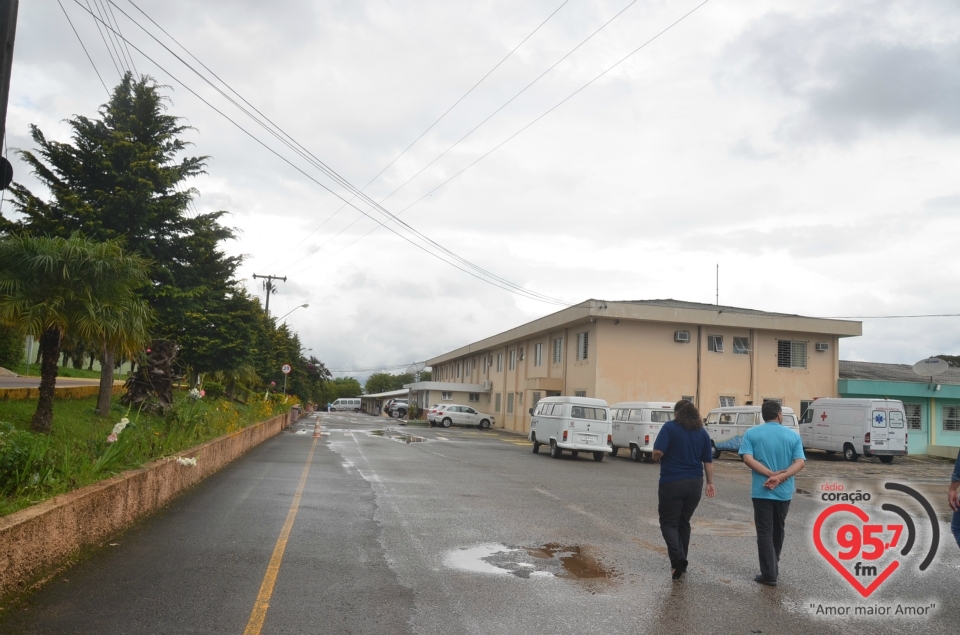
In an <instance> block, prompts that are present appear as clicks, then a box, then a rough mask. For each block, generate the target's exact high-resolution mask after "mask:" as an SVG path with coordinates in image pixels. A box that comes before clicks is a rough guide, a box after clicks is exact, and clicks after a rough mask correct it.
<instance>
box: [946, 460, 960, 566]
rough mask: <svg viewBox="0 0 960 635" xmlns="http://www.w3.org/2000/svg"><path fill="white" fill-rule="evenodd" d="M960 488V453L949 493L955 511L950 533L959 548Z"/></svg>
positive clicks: (949, 499)
mask: <svg viewBox="0 0 960 635" xmlns="http://www.w3.org/2000/svg"><path fill="white" fill-rule="evenodd" d="M958 488H960V453H958V454H957V463H956V465H954V466H953V476H951V477H950V489H949V490H948V491H947V500H948V501H949V502H950V509H952V510H953V522H951V523H950V531H952V532H953V537H954V538H956V539H957V546H958V547H960V499H958V497H957V489H958Z"/></svg>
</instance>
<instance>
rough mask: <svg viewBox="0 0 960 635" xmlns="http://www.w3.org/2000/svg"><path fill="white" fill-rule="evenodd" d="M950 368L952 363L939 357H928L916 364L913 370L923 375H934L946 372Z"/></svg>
mask: <svg viewBox="0 0 960 635" xmlns="http://www.w3.org/2000/svg"><path fill="white" fill-rule="evenodd" d="M948 368H950V364H948V363H947V362H946V361H944V360H942V359H940V358H939V357H928V358H927V359H921V360H920V361H919V362H917V363H916V364H914V365H913V372H915V373H916V374H918V375H920V376H921V377H933V376H935V375H939V374H940V373H942V372H945V371H946V370H947V369H948Z"/></svg>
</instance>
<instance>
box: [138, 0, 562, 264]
mask: <svg viewBox="0 0 960 635" xmlns="http://www.w3.org/2000/svg"><path fill="white" fill-rule="evenodd" d="M128 2H130V4H133V2H132V0H128ZM567 2H569V0H563V3H562V4H561V5H560V6H559V7H557V8H556V9H554V11H553V13H551V14H550V15H548V16H547V18H546V19H545V20H544V21H543V22H541V23H540V24H538V25H537V28H535V29H534V30H533V31H531V32H530V33H529V34H528V35H527V37H525V38H523V39H522V40H521V41H520V43H519V44H517V45H516V46H515V47H513V48H512V49H511V50H510V52H509V53H507V54H506V56H504V58H503V59H501V60H500V61H499V62H497V63H496V64H495V65H494V66H493V68H491V69H490V70H489V71H487V73H486V74H485V75H484V76H483V77H481V78H480V80H479V81H477V83H476V84H474V85H473V86H471V87H470V90H468V91H467V92H465V93H464V94H463V95H462V96H461V97H460V99H458V100H457V101H455V102H454V103H453V105H452V106H450V107H449V108H447V109H446V110H445V111H444V113H443V114H442V115H440V116H439V117H438V118H437V120H436V121H434V122H433V123H432V124H430V125H429V126H427V129H426V130H424V131H423V132H421V133H420V135H419V136H418V137H417V138H416V139H414V140H413V141H412V142H411V143H410V145H408V146H407V147H406V148H404V149H403V151H402V152H401V153H400V154H398V155H397V156H395V157H394V158H393V160H392V161H390V163H388V164H387V165H385V166H384V167H383V169H382V170H380V171H379V172H377V173H376V174H375V175H374V177H373V178H372V179H370V180H369V181H367V184H366V185H364V186H363V187H362V188H361V191H364V190H366V189H367V188H368V187H370V185H371V184H372V183H373V182H374V181H376V180H377V179H378V178H380V176H381V175H382V174H383V173H384V172H386V171H387V170H388V169H389V168H390V166H392V165H393V164H394V163H396V162H397V161H398V160H399V159H400V157H402V156H403V155H405V154H406V153H407V151H408V150H410V148H412V147H413V146H415V145H416V144H417V142H418V141H420V139H422V138H423V137H424V135H426V134H427V133H428V132H430V131H431V130H433V128H434V127H435V126H436V125H437V124H438V123H440V121H441V120H442V119H443V118H444V117H446V116H447V115H448V114H450V111H451V110H453V109H454V108H456V107H457V106H458V105H459V104H460V102H462V101H463V100H464V99H466V98H467V96H468V95H469V94H470V93H472V92H473V91H474V89H476V88H477V86H479V85H480V84H482V83H483V81H484V80H485V79H487V78H488V77H490V75H491V74H492V73H493V71H495V70H497V69H498V68H500V66H501V65H502V64H503V63H504V62H506V61H507V59H508V58H509V57H510V56H511V55H513V54H514V53H516V52H517V49H519V48H520V47H521V46H523V44H524V43H525V42H526V41H527V40H529V39H530V38H532V37H533V36H534V34H535V33H536V32H537V31H539V30H540V28H541V27H543V25H545V24H546V23H547V22H549V21H550V19H551V18H553V16H555V15H556V14H557V13H558V12H559V11H560V9H562V8H563V7H564V6H566V4H567ZM134 6H136V5H134ZM138 9H139V7H138ZM141 13H142V11H141ZM144 15H146V14H144ZM161 30H162V29H161ZM164 33H166V31H164ZM174 41H175V42H176V40H174ZM177 44H180V43H179V42H177ZM180 47H181V48H183V45H180ZM184 50H186V49H184ZM188 53H189V51H188ZM191 57H193V56H192V55H191ZM194 59H196V58H194ZM197 61H198V62H199V61H200V60H197ZM200 63H201V64H202V62H200ZM204 68H206V66H204ZM207 70H210V69H207ZM211 72H212V71H211ZM214 77H216V75H214ZM217 79H220V78H219V77H217ZM220 81H223V80H220ZM241 99H243V98H242V97H241ZM244 101H246V100H244ZM257 112H259V111H257ZM418 174H419V173H418ZM414 176H416V175H414ZM411 178H413V177H411ZM408 182H409V180H408ZM403 185H406V183H404V184H403ZM403 185H401V186H400V187H403ZM397 189H399V188H397ZM395 192H396V190H394V193H395ZM391 194H392V193H391ZM384 200H386V199H383V200H381V201H380V202H381V203H383V201H384ZM345 207H346V205H341V206H340V208H339V209H337V211H335V212H334V213H333V214H331V215H330V216H328V217H327V219H326V220H324V221H323V222H322V223H320V224H319V225H318V226H317V227H315V228H314V229H313V231H311V232H310V233H309V234H307V235H306V236H304V237H303V239H302V240H301V241H300V242H299V243H297V244H296V245H295V246H294V248H296V247H299V246H300V245H302V244H303V243H304V242H306V241H307V239H308V238H310V236H313V235H314V234H315V233H317V231H319V230H320V228H321V227H323V226H324V225H326V224H327V223H328V222H330V221H331V220H332V219H333V218H334V217H335V216H337V214H339V213H340V212H341V211H342V210H343V209H344V208H345ZM360 218H362V216H361V217H360ZM352 225H353V223H351V224H350V226H352ZM340 233H342V232H340ZM340 233H338V234H337V236H339V235H340ZM334 238H336V236H334ZM328 242H329V241H328ZM324 244H326V243H324ZM314 253H316V252H314ZM308 255H309V254H308ZM280 259H282V256H281V258H278V259H277V260H274V261H273V264H276V263H277V261H278V260H280ZM301 260H302V259H301ZM297 262H300V261H299V260H298V261H296V262H294V263H292V264H290V265H287V267H284V268H285V269H286V268H289V267H292V266H293V265H295V264H297ZM273 264H271V265H270V266H271V267H272V266H273Z"/></svg>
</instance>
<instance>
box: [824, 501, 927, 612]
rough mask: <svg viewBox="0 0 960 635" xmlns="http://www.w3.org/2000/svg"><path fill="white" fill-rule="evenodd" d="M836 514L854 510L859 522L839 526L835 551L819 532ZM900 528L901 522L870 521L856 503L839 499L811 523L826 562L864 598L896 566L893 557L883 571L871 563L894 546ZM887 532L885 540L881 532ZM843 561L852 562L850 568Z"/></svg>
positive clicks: (875, 588) (898, 562) (901, 527)
mask: <svg viewBox="0 0 960 635" xmlns="http://www.w3.org/2000/svg"><path fill="white" fill-rule="evenodd" d="M835 514H853V515H854V516H856V518H857V519H858V520H859V521H860V522H859V523H856V522H850V523H847V524H844V525H842V526H841V527H840V528H839V530H838V531H837V534H836V543H837V545H838V549H837V551H836V553H834V552H833V551H831V550H830V549H829V548H827V546H826V545H824V543H823V536H822V534H823V526H824V524H825V523H826V522H827V520H828V519H830V518H831V517H832V516H834V515H835ZM851 520H853V519H851ZM911 529H912V528H911ZM902 532H903V525H886V526H884V525H881V524H872V523H870V516H869V514H867V513H866V512H865V511H863V510H862V509H860V508H859V507H857V506H855V505H849V504H846V503H839V504H837V505H831V506H830V507H828V508H826V509H825V510H823V512H821V514H820V515H819V516H818V517H817V521H816V523H814V526H813V542H814V544H815V545H816V547H817V551H819V552H820V555H821V556H823V558H824V560H826V561H827V562H829V563H830V564H831V566H833V568H834V569H836V570H837V572H838V573H839V574H840V575H841V576H843V579H844V580H846V581H847V582H849V583H850V586H852V587H853V588H854V589H856V591H857V592H858V593H860V595H862V596H863V597H865V598H866V597H869V596H870V595H871V594H872V593H873V592H874V591H876V590H877V589H878V588H880V585H882V584H883V583H884V582H886V580H887V579H888V578H889V577H890V576H891V575H892V574H893V572H894V571H896V570H897V568H899V566H900V561H899V560H893V561H892V562H890V563H889V564H887V565H886V567H884V568H883V570H882V571H881V570H879V565H878V564H871V563H874V562H876V561H877V560H879V559H880V558H881V557H882V556H883V555H884V553H885V551H886V550H887V549H892V548H894V547H896V546H897V542H898V541H899V539H900V535H901V533H902ZM911 533H912V532H911ZM887 534H891V535H890V539H889V540H888V541H885V540H884V536H885V535H887ZM854 560H856V562H855V563H854V562H851V561H854ZM845 562H849V563H852V564H853V565H854V570H853V572H851V571H850V569H849V568H848V565H846V564H844V563H845ZM860 578H865V579H872V581H870V582H869V584H867V585H864V583H863V582H861V580H860Z"/></svg>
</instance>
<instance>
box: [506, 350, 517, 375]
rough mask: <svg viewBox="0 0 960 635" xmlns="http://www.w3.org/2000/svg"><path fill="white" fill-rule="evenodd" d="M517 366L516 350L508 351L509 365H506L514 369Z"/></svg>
mask: <svg viewBox="0 0 960 635" xmlns="http://www.w3.org/2000/svg"><path fill="white" fill-rule="evenodd" d="M516 367H517V351H515V350H514V351H510V365H509V366H508V367H507V368H509V369H510V370H514V369H515V368H516Z"/></svg>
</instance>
